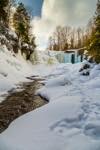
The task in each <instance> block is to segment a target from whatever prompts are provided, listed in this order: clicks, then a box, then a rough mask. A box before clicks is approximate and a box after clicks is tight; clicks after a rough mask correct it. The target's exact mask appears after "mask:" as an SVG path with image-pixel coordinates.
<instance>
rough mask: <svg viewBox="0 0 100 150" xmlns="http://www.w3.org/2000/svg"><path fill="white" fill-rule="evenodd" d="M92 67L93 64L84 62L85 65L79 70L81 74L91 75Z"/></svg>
mask: <svg viewBox="0 0 100 150" xmlns="http://www.w3.org/2000/svg"><path fill="white" fill-rule="evenodd" d="M90 68H91V66H90V65H89V64H84V65H83V66H82V67H81V68H80V70H79V72H80V73H81V75H83V76H89V75H90Z"/></svg>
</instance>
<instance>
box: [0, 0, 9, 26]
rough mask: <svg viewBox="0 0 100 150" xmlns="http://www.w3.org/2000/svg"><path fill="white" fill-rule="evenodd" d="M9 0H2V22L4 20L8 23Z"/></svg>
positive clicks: (0, 16)
mask: <svg viewBox="0 0 100 150" xmlns="http://www.w3.org/2000/svg"><path fill="white" fill-rule="evenodd" d="M8 4H9V0H0V22H3V23H4V24H5V25H7V6H8Z"/></svg>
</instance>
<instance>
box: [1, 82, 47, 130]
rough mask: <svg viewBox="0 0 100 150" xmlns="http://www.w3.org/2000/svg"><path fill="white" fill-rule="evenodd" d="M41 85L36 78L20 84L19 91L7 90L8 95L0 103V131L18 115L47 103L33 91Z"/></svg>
mask: <svg viewBox="0 0 100 150" xmlns="http://www.w3.org/2000/svg"><path fill="white" fill-rule="evenodd" d="M40 86H41V84H40V83H39V81H38V80H34V81H32V82H29V83H24V84H23V85H22V88H23V90H21V91H9V95H8V97H7V98H6V99H5V101H3V102H2V103H1V104H0V133H1V132H3V131H4V130H5V129H6V128H7V127H8V126H9V124H10V123H11V122H12V121H13V120H14V119H16V118H18V117H19V116H21V115H23V114H25V113H27V112H29V111H32V110H34V109H36V108H38V107H40V106H42V105H44V104H46V103H47V101H46V100H43V99H42V98H41V97H39V96H38V95H35V91H36V90H37V89H38V88H39V87H40Z"/></svg>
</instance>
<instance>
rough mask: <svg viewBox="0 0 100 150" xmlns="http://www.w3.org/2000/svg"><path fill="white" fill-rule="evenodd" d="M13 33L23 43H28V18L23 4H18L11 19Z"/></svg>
mask: <svg viewBox="0 0 100 150" xmlns="http://www.w3.org/2000/svg"><path fill="white" fill-rule="evenodd" d="M13 24H14V28H15V32H16V33H17V35H18V38H20V39H21V40H22V41H23V42H26V43H28V42H29V30H30V16H29V14H28V12H27V10H26V8H25V7H24V4H23V3H19V5H18V7H17V9H16V12H15V14H14V17H13Z"/></svg>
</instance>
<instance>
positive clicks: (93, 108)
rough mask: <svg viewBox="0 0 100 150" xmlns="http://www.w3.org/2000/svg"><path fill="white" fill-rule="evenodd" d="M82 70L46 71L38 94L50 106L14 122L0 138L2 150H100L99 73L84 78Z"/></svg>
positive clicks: (66, 67)
mask: <svg viewBox="0 0 100 150" xmlns="http://www.w3.org/2000/svg"><path fill="white" fill-rule="evenodd" d="M80 66H81V64H75V65H72V64H61V65H58V66H56V67H55V70H53V71H51V68H50V71H49V69H48V70H47V72H48V73H47V76H46V74H44V76H45V78H46V81H44V84H45V86H44V87H43V88H41V89H40V90H39V91H38V93H39V94H41V95H42V96H43V97H45V98H47V99H48V100H49V101H50V102H49V104H47V105H45V106H43V107H41V108H39V109H37V110H35V111H32V112H30V113H27V114H25V115H24V116H22V117H20V118H18V119H17V120H15V121H14V122H13V123H12V124H11V125H10V127H9V128H8V129H7V130H6V131H5V132H3V133H2V134H1V135H0V150H33V149H34V150H100V82H99V79H100V70H99V66H94V67H93V68H92V69H91V71H90V76H88V77H86V76H85V77H84V76H81V75H80V73H79V68H80ZM42 69H43V70H45V68H42ZM52 69H54V68H52ZM38 71H39V70H38ZM38 71H37V72H38ZM97 72H98V73H97ZM38 73H39V72H38Z"/></svg>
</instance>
